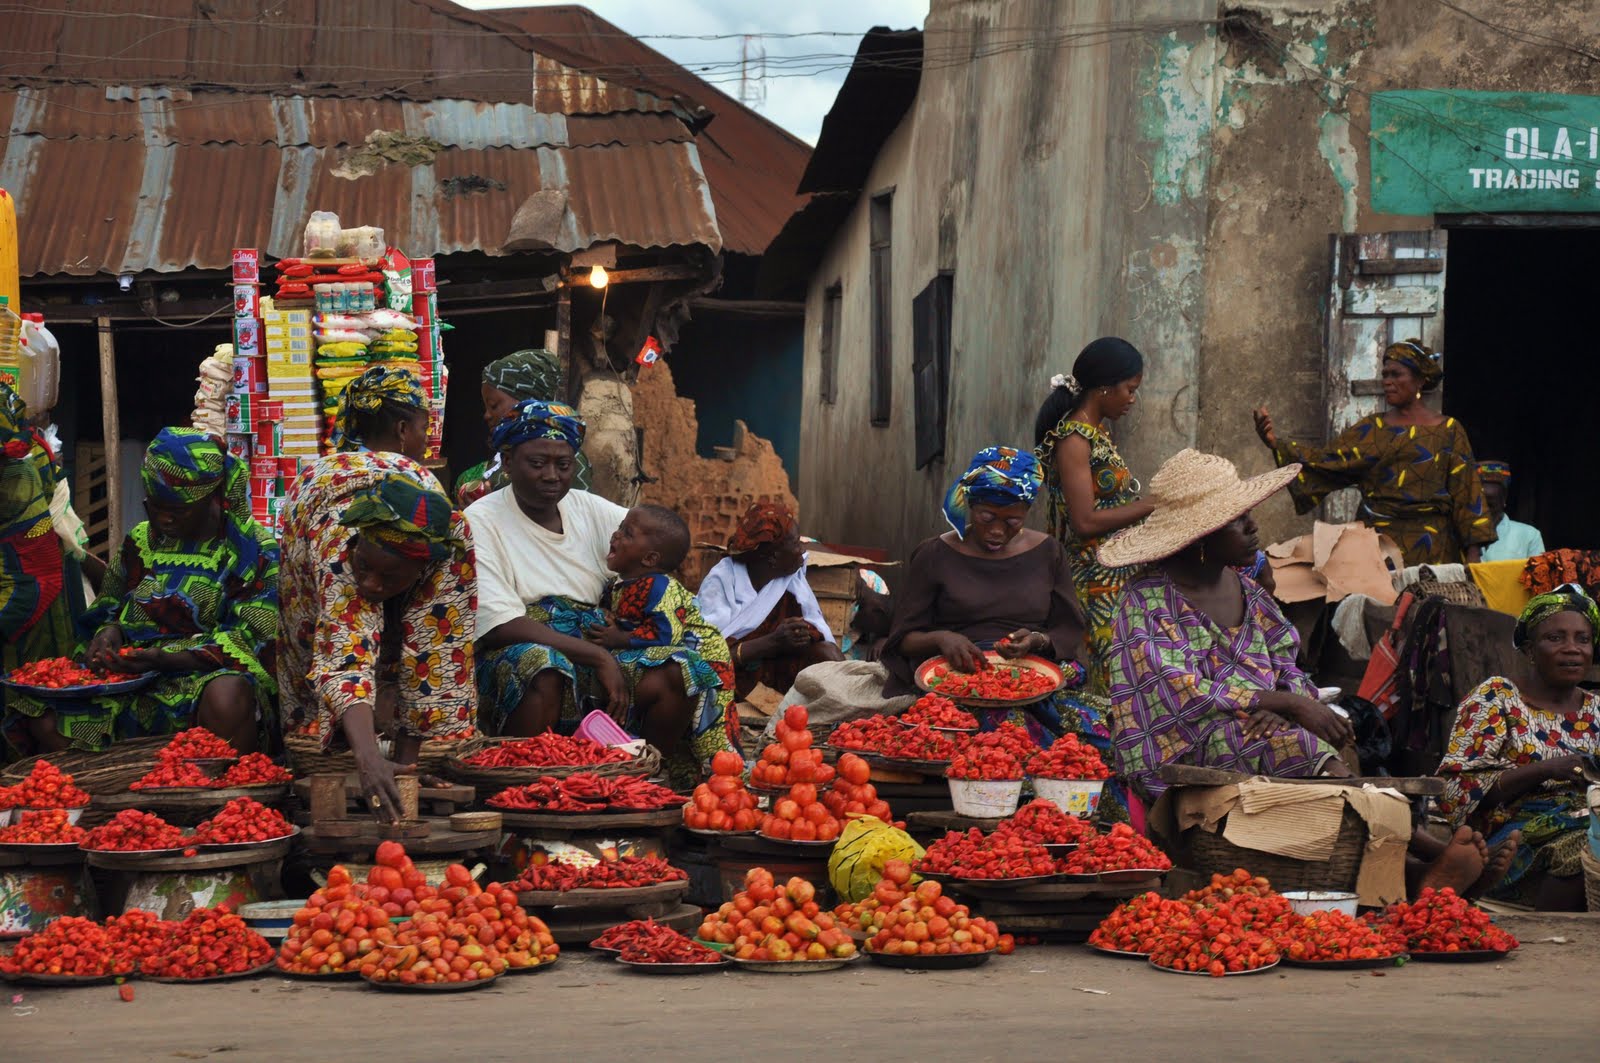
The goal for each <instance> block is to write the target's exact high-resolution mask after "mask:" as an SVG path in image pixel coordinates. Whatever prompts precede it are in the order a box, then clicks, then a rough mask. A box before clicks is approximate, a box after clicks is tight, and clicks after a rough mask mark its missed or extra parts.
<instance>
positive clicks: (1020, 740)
mask: <svg viewBox="0 0 1600 1063" xmlns="http://www.w3.org/2000/svg"><path fill="white" fill-rule="evenodd" d="M981 749H998V750H1000V751H1002V752H1004V753H1009V754H1011V755H1012V756H1013V757H1016V758H1017V760H1018V761H1019V762H1021V763H1023V764H1026V763H1027V762H1028V761H1029V760H1030V759H1031V758H1032V757H1033V755H1034V754H1035V753H1037V752H1039V743H1037V742H1035V741H1034V740H1033V736H1032V735H1030V734H1029V733H1028V729H1027V728H1026V727H1023V726H1021V725H1020V724H1014V723H1012V722H1011V721H1010V720H1002V721H1001V722H1000V724H999V726H997V727H996V728H995V729H994V730H992V731H984V732H982V733H981V734H970V735H957V736H956V752H957V753H966V754H968V755H969V756H970V755H971V754H972V753H973V752H974V751H975V750H981Z"/></svg>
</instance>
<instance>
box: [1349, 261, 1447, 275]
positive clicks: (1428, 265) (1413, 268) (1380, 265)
mask: <svg viewBox="0 0 1600 1063" xmlns="http://www.w3.org/2000/svg"><path fill="white" fill-rule="evenodd" d="M1360 270H1361V272H1362V274H1363V275H1365V276H1369V277H1370V276H1384V275H1388V274H1395V273H1443V272H1444V259H1442V258H1373V259H1365V260H1363V261H1362V262H1361V263H1360Z"/></svg>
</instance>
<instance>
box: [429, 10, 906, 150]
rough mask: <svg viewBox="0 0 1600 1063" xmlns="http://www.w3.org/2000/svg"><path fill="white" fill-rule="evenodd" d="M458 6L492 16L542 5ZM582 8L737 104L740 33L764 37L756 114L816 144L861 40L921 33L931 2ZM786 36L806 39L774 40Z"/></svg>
mask: <svg viewBox="0 0 1600 1063" xmlns="http://www.w3.org/2000/svg"><path fill="white" fill-rule="evenodd" d="M456 2H457V3H460V4H461V5H462V6H464V7H472V8H478V9H480V10H490V9H493V8H496V7H527V6H532V5H534V4H538V3H540V2H541V0H456ZM584 6H586V7H588V8H589V9H590V10H591V11H593V12H594V13H595V14H597V15H599V16H600V17H601V18H603V19H605V20H606V21H608V22H611V23H613V24H614V25H617V26H620V27H621V28H622V29H624V30H626V31H628V32H629V33H631V34H633V35H634V36H636V37H640V38H643V39H644V40H645V41H646V42H647V43H648V44H649V45H650V46H651V47H652V48H654V49H655V50H656V51H658V52H661V53H662V54H664V55H666V56H667V57H668V58H670V59H673V60H674V61H676V62H679V63H682V64H683V65H684V66H687V67H690V68H691V69H694V70H695V71H696V73H698V74H699V75H700V76H701V77H702V78H704V79H705V80H707V81H710V82H712V83H713V84H716V85H717V87H718V88H720V89H722V91H723V92H726V93H727V94H728V95H730V96H733V97H735V98H737V97H738V95H739V84H738V79H739V55H740V40H739V35H741V34H760V35H763V36H761V37H759V38H758V40H757V41H755V42H752V46H753V47H765V49H766V54H767V63H766V69H767V77H766V79H765V80H764V82H763V84H764V86H765V89H766V102H765V103H763V104H760V105H759V106H758V109H759V110H760V111H761V113H762V114H764V115H766V116H767V117H768V118H770V119H772V120H773V121H774V122H777V123H778V124H779V125H781V126H783V127H784V128H785V129H787V130H789V131H790V132H792V133H794V134H795V135H796V136H798V137H800V138H801V139H803V140H805V141H808V142H811V143H815V141H816V138H817V131H818V130H819V129H820V128H821V126H822V116H823V115H824V114H826V113H827V112H828V108H829V107H830V106H831V105H832V103H833V97H834V95H835V94H836V93H837V92H838V91H839V84H840V82H842V81H843V80H844V75H845V72H846V70H848V68H849V65H850V59H851V57H852V56H854V55H855V51H856V45H857V44H859V43H860V35H861V34H862V33H863V32H865V31H866V30H868V29H871V28H872V27H873V26H890V27H892V28H894V29H909V28H912V27H920V26H921V25H922V19H923V16H925V15H926V14H927V12H928V0H787V2H775V0H588V2H587V3H586V4H585V5H584ZM782 34H803V35H804V36H790V37H780V36H776V35H782ZM700 67H707V68H708V69H705V70H700V69H698V68H700Z"/></svg>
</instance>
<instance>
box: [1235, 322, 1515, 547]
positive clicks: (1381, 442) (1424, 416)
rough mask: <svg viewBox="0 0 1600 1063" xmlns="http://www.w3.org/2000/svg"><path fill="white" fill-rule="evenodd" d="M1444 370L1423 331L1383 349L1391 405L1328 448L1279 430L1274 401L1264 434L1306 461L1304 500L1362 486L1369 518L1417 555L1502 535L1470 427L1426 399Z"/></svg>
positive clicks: (1261, 428)
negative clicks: (1274, 421) (1280, 435)
mask: <svg viewBox="0 0 1600 1063" xmlns="http://www.w3.org/2000/svg"><path fill="white" fill-rule="evenodd" d="M1443 379H1444V369H1443V368H1441V366H1440V365H1439V355H1438V354H1436V353H1435V352H1434V351H1433V350H1432V349H1431V348H1429V347H1428V346H1427V345H1426V344H1424V343H1423V342H1422V341H1421V340H1414V339H1413V340H1402V341H1400V342H1399V343H1391V344H1390V345H1389V347H1388V348H1387V349H1386V350H1385V351H1384V352H1383V398H1384V401H1385V402H1387V403H1388V404H1389V409H1388V410H1387V411H1386V412H1384V413H1381V414H1376V413H1375V414H1372V415H1371V416H1370V417H1363V418H1362V419H1361V420H1359V421H1357V422H1356V423H1355V424H1353V425H1351V426H1350V427H1349V428H1347V429H1345V430H1344V432H1342V433H1341V434H1340V435H1339V438H1338V439H1335V440H1334V441H1333V443H1332V444H1330V445H1329V446H1328V447H1327V448H1326V449H1324V448H1321V447H1314V446H1307V445H1305V444H1303V443H1296V442H1295V441H1294V440H1292V439H1279V438H1278V434H1277V431H1276V429H1274V427H1273V424H1272V416H1271V414H1269V413H1268V412H1267V409H1266V407H1264V406H1263V407H1262V408H1261V409H1259V410H1257V411H1256V412H1255V419H1256V434H1257V435H1259V436H1260V437H1261V441H1262V442H1263V443H1265V444H1266V445H1267V447H1268V448H1269V449H1270V450H1271V451H1272V456H1273V458H1274V459H1275V460H1276V461H1277V463H1278V465H1279V466H1280V467H1287V466H1288V465H1290V464H1291V463H1293V464H1297V465H1298V466H1300V468H1301V471H1300V474H1299V475H1298V476H1296V477H1295V478H1294V481H1293V482H1292V483H1291V484H1290V485H1289V493H1290V494H1291V495H1293V496H1294V506H1295V509H1296V510H1298V511H1299V512H1301V513H1309V512H1310V511H1311V510H1313V509H1315V508H1316V507H1317V506H1318V505H1320V504H1321V502H1322V500H1323V499H1324V498H1326V497H1327V496H1328V495H1329V494H1331V493H1332V492H1334V491H1337V490H1339V489H1340V488H1343V487H1359V488H1360V489H1361V514H1360V516H1361V520H1362V522H1363V523H1365V524H1368V525H1370V526H1372V527H1373V528H1376V529H1377V530H1378V531H1381V532H1383V533H1384V534H1385V535H1387V536H1389V538H1391V539H1393V540H1394V541H1395V542H1396V543H1397V544H1398V545H1399V547H1400V552H1401V553H1403V554H1404V555H1405V559H1406V564H1408V565H1449V564H1460V563H1461V562H1462V561H1469V562H1476V561H1478V560H1479V559H1480V558H1479V554H1480V553H1481V551H1482V550H1483V548H1484V547H1485V546H1487V545H1488V544H1489V543H1492V542H1494V539H1495V531H1494V521H1493V519H1492V518H1491V517H1490V515H1489V509H1488V504H1487V503H1486V502H1485V501H1484V497H1483V487H1482V485H1481V484H1480V483H1479V480H1478V469H1477V466H1476V464H1475V463H1474V462H1473V460H1472V444H1471V443H1470V442H1468V440H1467V430H1466V429H1465V428H1464V427H1462V425H1461V422H1460V421H1457V420H1456V419H1455V418H1454V417H1445V416H1444V415H1442V414H1438V413H1435V412H1434V411H1432V410H1430V409H1429V408H1428V407H1427V406H1426V405H1424V404H1423V401H1422V395H1423V393H1424V392H1428V391H1432V390H1433V389H1434V388H1436V387H1438V386H1439V383H1440V382H1441V381H1442V380H1443Z"/></svg>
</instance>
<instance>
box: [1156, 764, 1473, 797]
mask: <svg viewBox="0 0 1600 1063" xmlns="http://www.w3.org/2000/svg"><path fill="white" fill-rule="evenodd" d="M1161 778H1162V780H1163V781H1165V782H1168V783H1170V784H1172V785H1173V786H1233V785H1236V784H1238V783H1242V782H1244V781H1245V780H1246V779H1250V778H1252V776H1249V775H1244V774H1242V773H1240V772H1236V771H1224V770H1223V769H1221V768H1203V767H1199V766H1197V765H1194V764H1167V765H1164V766H1163V767H1162V768H1161ZM1272 781H1273V782H1281V783H1294V784H1299V785H1305V784H1308V783H1309V784H1324V783H1331V784H1332V785H1334V786H1365V785H1367V784H1368V783H1370V784H1371V785H1373V786H1378V787H1387V788H1388V789H1391V790H1396V791H1399V792H1400V793H1402V794H1405V795H1406V796H1408V797H1436V796H1438V795H1439V794H1442V793H1444V780H1443V779H1439V778H1435V777H1433V776H1420V777H1401V776H1390V775H1374V776H1362V777H1359V778H1352V779H1335V778H1328V777H1325V776H1318V777H1317V778H1314V779H1282V778H1278V779H1273V780H1272Z"/></svg>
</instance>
